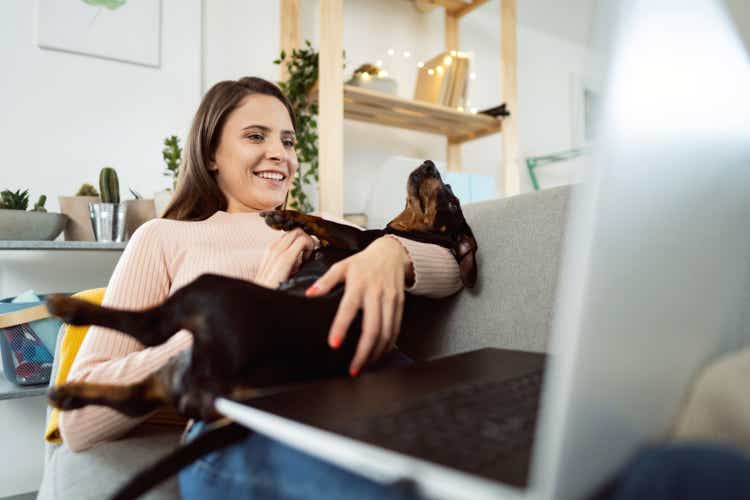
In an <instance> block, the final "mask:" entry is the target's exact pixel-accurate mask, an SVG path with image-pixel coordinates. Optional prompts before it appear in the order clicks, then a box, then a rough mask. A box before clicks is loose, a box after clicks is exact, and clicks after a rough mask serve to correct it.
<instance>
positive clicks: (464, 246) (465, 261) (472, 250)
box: [456, 227, 478, 288]
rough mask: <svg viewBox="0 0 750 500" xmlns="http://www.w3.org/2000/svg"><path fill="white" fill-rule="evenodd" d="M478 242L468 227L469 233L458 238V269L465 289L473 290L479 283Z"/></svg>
mask: <svg viewBox="0 0 750 500" xmlns="http://www.w3.org/2000/svg"><path fill="white" fill-rule="evenodd" d="M477 247H478V245H477V240H475V239H474V235H473V234H472V232H471V229H469V228H468V227H467V232H465V233H462V234H460V235H459V237H458V247H457V249H456V260H458V269H459V270H460V272H461V281H462V282H463V284H464V286H465V287H468V288H471V287H473V286H474V284H475V283H476V282H477V258H476V253H477Z"/></svg>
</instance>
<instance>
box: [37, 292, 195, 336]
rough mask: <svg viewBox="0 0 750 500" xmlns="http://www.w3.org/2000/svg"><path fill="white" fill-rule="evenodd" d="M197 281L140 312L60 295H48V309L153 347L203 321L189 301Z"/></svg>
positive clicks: (70, 320)
mask: <svg viewBox="0 0 750 500" xmlns="http://www.w3.org/2000/svg"><path fill="white" fill-rule="evenodd" d="M200 280H201V277H198V278H197V279H196V280H194V281H193V282H192V283H190V284H188V285H186V286H185V287H183V288H181V289H180V290H178V291H177V292H176V293H175V294H174V295H172V296H171V297H169V298H168V299H167V300H166V301H165V302H164V303H163V304H161V305H159V306H156V307H152V308H149V309H144V310H141V311H127V310H121V309H113V308H110V307H104V306H99V305H96V304H92V303H90V302H86V301H83V300H80V299H75V298H73V297H67V296H65V295H59V294H54V295H51V296H49V297H48V298H47V309H48V310H49V312H50V313H51V314H53V315H55V316H57V317H59V318H60V319H62V320H63V321H64V322H65V323H68V324H70V325H99V326H104V327H106V328H111V329H113V330H117V331H120V332H123V333H126V334H128V335H131V336H133V337H135V338H136V339H137V340H138V341H139V342H141V343H142V344H143V345H145V346H155V345H160V344H163V343H164V342H166V341H167V340H168V339H169V338H170V337H171V336H172V335H174V334H175V333H177V332H178V331H179V330H181V329H183V328H185V329H187V330H190V331H193V329H194V328H197V327H198V326H199V325H201V324H202V322H203V316H202V315H201V313H200V312H199V311H197V310H195V309H196V308H194V307H192V306H193V304H192V303H191V300H190V298H191V294H192V292H193V290H194V289H199V288H201V285H200V283H199V281H200Z"/></svg>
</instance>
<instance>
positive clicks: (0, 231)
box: [0, 189, 68, 241]
mask: <svg viewBox="0 0 750 500" xmlns="http://www.w3.org/2000/svg"><path fill="white" fill-rule="evenodd" d="M46 202H47V196H45V195H41V196H40V197H39V201H37V202H36V204H34V208H32V209H31V210H29V211H27V210H26V209H27V208H28V205H29V190H28V189H26V190H24V191H21V190H20V189H19V190H17V191H15V192H13V191H10V190H7V189H6V190H5V191H3V192H1V193H0V240H26V241H28V240H36V241H39V240H54V239H55V238H57V236H58V235H59V234H60V232H62V230H63V228H64V227H65V224H66V222H68V217H67V216H65V215H64V214H58V213H47V210H46V209H45V208H44V204H45V203H46Z"/></svg>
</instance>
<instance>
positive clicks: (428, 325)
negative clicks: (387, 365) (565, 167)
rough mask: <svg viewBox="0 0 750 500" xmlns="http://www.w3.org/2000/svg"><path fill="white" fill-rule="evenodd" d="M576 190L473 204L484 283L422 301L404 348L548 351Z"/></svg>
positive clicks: (427, 353)
mask: <svg viewBox="0 0 750 500" xmlns="http://www.w3.org/2000/svg"><path fill="white" fill-rule="evenodd" d="M570 189H571V188H570V187H568V186H564V187H559V188H554V189H547V190H543V191H537V192H532V193H527V194H523V195H520V196H514V197H510V198H503V199H499V200H492V201H487V202H482V203H475V204H470V205H466V206H465V207H464V209H463V211H464V215H465V216H466V219H467V221H468V222H469V225H470V226H471V228H472V230H473V231H474V236H475V237H476V239H477V242H478V244H479V251H478V252H477V267H478V271H479V272H478V279H477V284H476V286H475V287H474V288H473V289H465V290H463V291H462V292H460V293H458V294H456V295H454V296H452V297H448V298H446V299H440V300H438V301H434V300H428V299H423V298H421V297H418V298H416V300H415V301H414V302H412V304H413V305H414V307H413V309H412V310H409V311H407V312H406V314H405V317H404V325H403V328H402V336H401V339H400V341H399V346H400V347H401V348H402V349H404V350H405V351H406V352H407V353H409V354H411V355H413V356H415V357H416V358H418V359H425V358H430V357H435V356H442V355H447V354H453V353H457V352H462V351H467V350H471V349H478V348H480V347H501V348H508V349H517V350H525V351H545V350H546V347H547V338H548V335H549V329H550V324H551V318H552V309H553V304H554V298H555V288H556V283H557V275H558V263H559V257H560V251H561V247H562V239H563V234H564V230H565V221H566V217H567V204H568V198H569V195H570Z"/></svg>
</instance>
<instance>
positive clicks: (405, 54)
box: [404, 50, 411, 59]
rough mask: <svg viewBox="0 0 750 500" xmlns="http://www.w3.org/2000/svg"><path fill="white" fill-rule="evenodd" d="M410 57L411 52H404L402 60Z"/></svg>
mask: <svg viewBox="0 0 750 500" xmlns="http://www.w3.org/2000/svg"><path fill="white" fill-rule="evenodd" d="M410 57H411V52H409V51H408V50H405V51H404V58H405V59H408V58H410Z"/></svg>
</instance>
